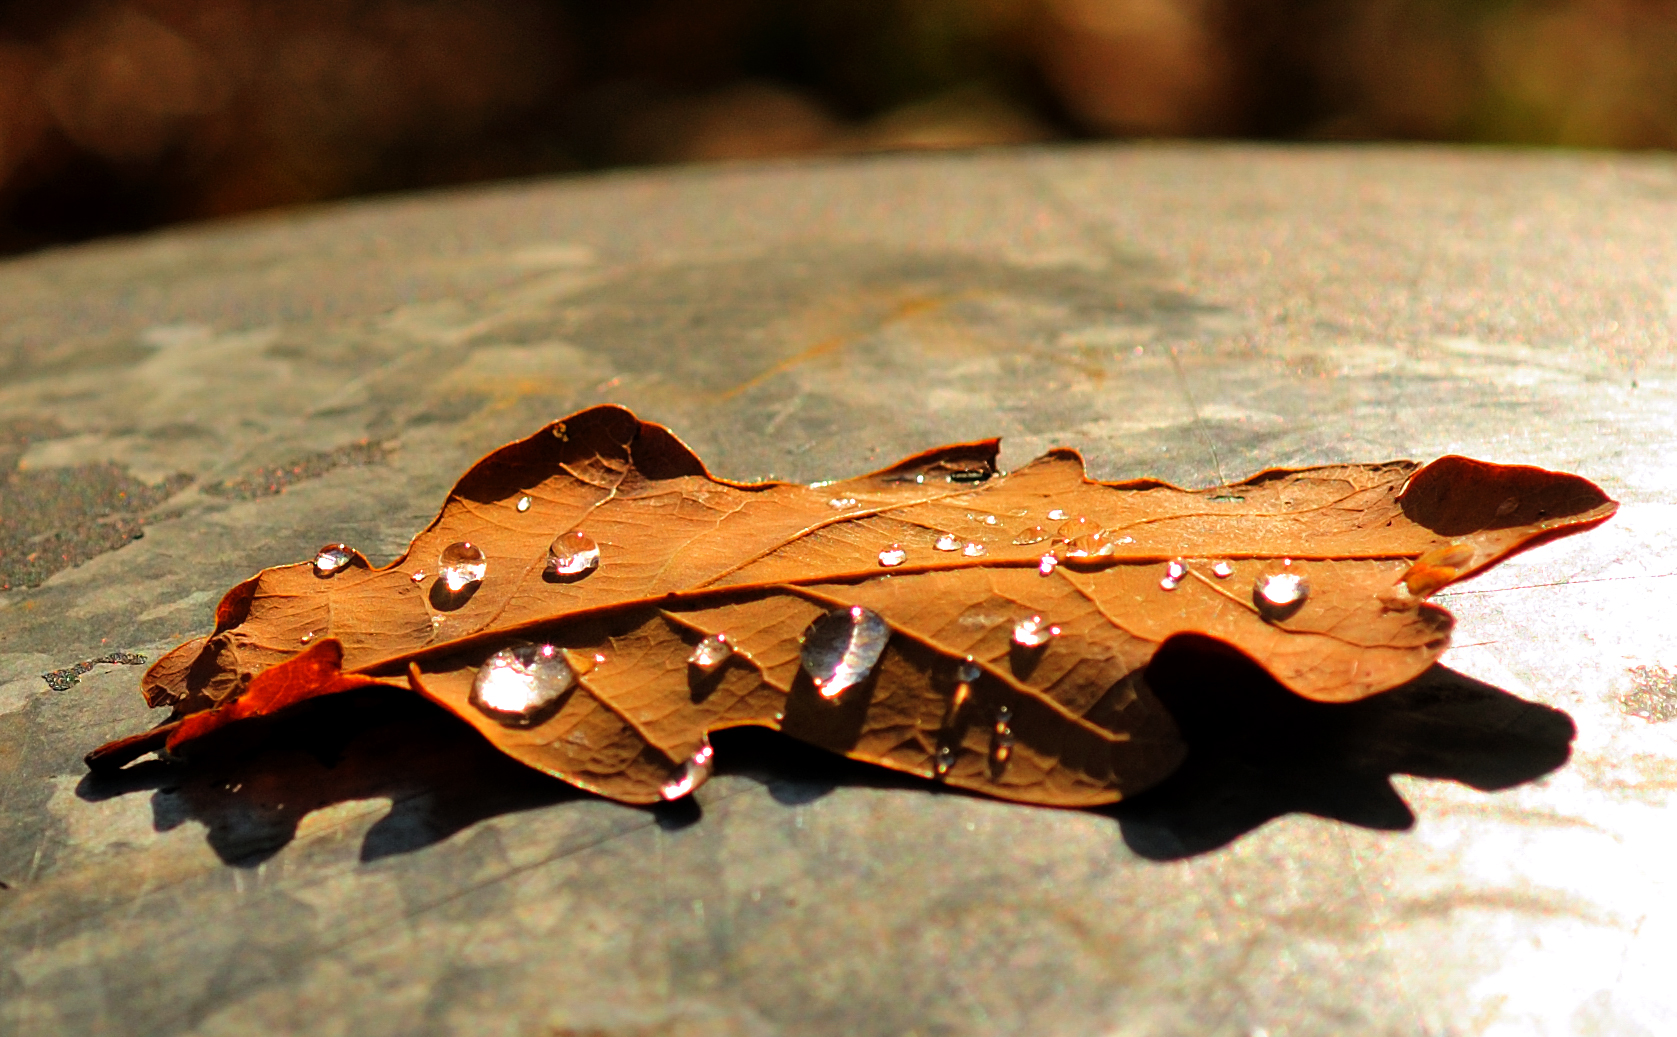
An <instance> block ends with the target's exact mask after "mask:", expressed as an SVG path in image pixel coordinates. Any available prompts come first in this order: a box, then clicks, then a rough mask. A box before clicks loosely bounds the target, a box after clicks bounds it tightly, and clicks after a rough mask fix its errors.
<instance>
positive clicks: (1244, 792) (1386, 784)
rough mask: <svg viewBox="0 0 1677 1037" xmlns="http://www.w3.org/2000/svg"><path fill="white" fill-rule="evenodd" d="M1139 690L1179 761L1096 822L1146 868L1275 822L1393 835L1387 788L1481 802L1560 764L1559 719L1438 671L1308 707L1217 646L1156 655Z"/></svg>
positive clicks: (1194, 643) (1567, 738) (1395, 798)
mask: <svg viewBox="0 0 1677 1037" xmlns="http://www.w3.org/2000/svg"><path fill="white" fill-rule="evenodd" d="M1147 681H1148V684H1149V685H1150V686H1151V687H1152V689H1153V692H1154V693H1155V694H1156V695H1157V696H1158V697H1159V699H1160V701H1161V702H1162V703H1163V704H1164V705H1165V707H1166V708H1167V709H1169V710H1170V712H1171V713H1172V715H1173V716H1175V718H1176V721H1177V724H1178V725H1179V727H1180V728H1181V731H1182V734H1183V737H1184V739H1185V740H1186V742H1187V744H1188V756H1187V759H1186V760H1185V761H1184V762H1183V764H1182V766H1181V768H1179V769H1178V770H1177V771H1176V772H1175V773H1174V774H1172V775H1171V776H1170V777H1169V778H1167V779H1166V780H1165V781H1164V782H1163V783H1161V784H1159V785H1157V786H1155V787H1154V788H1152V789H1149V790H1147V791H1145V792H1143V793H1141V794H1140V795H1138V796H1136V797H1134V798H1133V799H1129V800H1126V801H1124V802H1121V803H1118V804H1116V805H1114V806H1112V807H1110V808H1107V809H1106V811H1105V812H1107V813H1109V814H1111V815H1112V816H1113V817H1114V818H1116V819H1117V821H1118V824H1119V828H1120V829H1121V831H1122V833H1123V838H1124V842H1125V843H1126V844H1127V845H1128V846H1129V848H1130V849H1131V850H1132V851H1134V852H1135V853H1137V854H1139V855H1140V856H1142V857H1146V858H1149V859H1151V860H1159V861H1166V860H1180V859H1183V858H1186V857H1192V856H1196V855H1198V854H1202V853H1207V852H1210V851H1212V850H1215V849H1218V848H1220V847H1222V846H1226V845H1228V844H1229V843H1231V842H1233V841H1234V840H1236V839H1238V838H1240V837H1241V836H1243V835H1245V834H1246V833H1248V832H1250V831H1253V830H1254V829H1256V828H1258V827H1260V826H1262V825H1264V824H1266V823H1268V822H1269V821H1272V820H1274V819H1276V818H1278V817H1282V816H1284V815H1286V814H1293V813H1305V814H1314V815H1316V816H1318V817H1324V818H1328V819H1330V820H1335V821H1341V822H1344V823H1346V824H1353V825H1357V826H1360V827H1363V828H1371V829H1383V830H1388V831H1398V830H1402V829H1406V828H1409V827H1411V826H1412V825H1413V824H1414V823H1415V815H1414V813H1413V812H1412V811H1411V810H1410V808H1409V805H1408V804H1407V803H1405V802H1404V800H1403V797H1402V796H1400V795H1399V794H1398V792H1397V790H1396V789H1395V788H1394V787H1393V786H1392V783H1391V778H1392V775H1394V774H1410V775H1415V776H1417V777H1425V778H1445V779H1449V780H1452V781H1458V782H1461V783H1462V784H1464V785H1467V786H1470V787H1472V788H1475V789H1479V790H1482V791H1495V790H1498V789H1505V788H1510V787H1512V786H1515V785H1520V784H1524V783H1525V782H1529V781H1534V780H1536V779H1537V778H1540V777H1542V776H1543V775H1545V774H1548V773H1550V772H1551V771H1554V770H1556V769H1557V768H1559V767H1560V766H1561V765H1562V764H1564V763H1566V761H1567V759H1568V757H1569V756H1570V755H1571V747H1572V739H1573V736H1574V735H1575V734H1576V732H1577V728H1576V727H1575V725H1574V724H1573V722H1572V718H1571V717H1569V716H1568V715H1567V714H1566V713H1564V712H1562V711H1560V710H1558V709H1552V708H1550V707H1548V706H1544V705H1540V704H1538V703H1535V702H1528V701H1526V700H1524V699H1521V698H1519V697H1517V696H1514V695H1511V694H1509V693H1508V692H1505V691H1502V690H1501V689H1499V688H1495V687H1492V686H1491V685H1489V684H1485V683H1483V682H1481V681H1477V680H1474V679H1473V678H1471V677H1468V676H1465V675H1463V674H1460V673H1457V672H1455V671H1454V670H1451V669H1448V668H1447V667H1444V666H1433V667H1432V668H1431V669H1429V670H1427V671H1426V672H1425V673H1423V674H1421V675H1420V676H1419V677H1417V678H1415V679H1414V680H1412V681H1410V682H1409V683H1407V684H1403V685H1400V686H1399V687H1396V688H1393V689H1392V690H1390V691H1387V692H1383V693H1381V694H1379V695H1374V696H1372V697H1370V698H1367V699H1363V700H1362V701H1360V702H1352V703H1343V704H1330V703H1320V702H1311V701H1308V700H1306V699H1303V698H1300V697H1299V696H1297V695H1294V694H1293V693H1291V692H1289V691H1288V690H1286V689H1285V688H1283V687H1282V686H1281V685H1280V684H1279V683H1277V682H1276V681H1275V679H1274V678H1272V677H1270V676H1269V674H1267V673H1265V672H1264V670H1263V669H1262V668H1261V667H1259V666H1258V665H1257V664H1256V663H1253V662H1252V661H1251V660H1249V659H1247V658H1245V657H1244V656H1241V655H1239V654H1237V653H1233V652H1231V651H1229V650H1228V649H1226V648H1223V647H1222V646H1221V645H1218V644H1216V643H1215V642H1210V641H1208V640H1205V639H1201V638H1190V637H1181V638H1176V639H1173V640H1172V641H1171V642H1169V643H1167V644H1166V645H1165V646H1163V647H1162V648H1161V649H1160V651H1159V652H1158V654H1157V655H1156V656H1155V657H1154V660H1153V662H1152V664H1151V665H1150V666H1149V667H1148V669H1147Z"/></svg>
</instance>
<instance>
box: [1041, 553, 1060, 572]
mask: <svg viewBox="0 0 1677 1037" xmlns="http://www.w3.org/2000/svg"><path fill="white" fill-rule="evenodd" d="M1059 565H1060V560H1059V559H1058V558H1056V557H1054V553H1053V552H1052V551H1050V552H1049V553H1048V554H1045V555H1043V556H1042V557H1041V558H1038V559H1037V560H1036V571H1037V575H1039V576H1052V575H1053V574H1054V570H1055V569H1057V568H1059Z"/></svg>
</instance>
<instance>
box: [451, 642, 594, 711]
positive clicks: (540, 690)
mask: <svg viewBox="0 0 1677 1037" xmlns="http://www.w3.org/2000/svg"><path fill="white" fill-rule="evenodd" d="M575 684H576V673H575V671H573V670H572V669H571V665H570V663H568V662H566V661H565V653H564V652H562V651H560V650H559V649H558V648H556V647H554V646H553V645H530V644H524V645H514V646H512V647H510V648H503V649H501V650H500V651H498V652H496V653H495V654H494V655H491V656H490V657H489V658H487V659H485V660H484V661H483V665H482V666H481V667H479V668H478V671H477V679H476V680H474V681H473V682H472V695H471V703H472V705H474V706H476V707H477V708H478V709H479V710H481V711H482V712H483V713H484V714H486V715H488V716H490V717H493V718H494V719H495V720H498V721H500V722H501V723H502V724H505V725H506V726H508V727H529V726H530V725H532V724H534V723H536V722H538V721H539V720H541V719H543V718H544V717H545V715H546V714H547V713H548V711H549V710H550V709H552V707H553V706H554V705H556V704H557V703H558V702H559V699H560V698H561V697H562V696H563V695H564V694H565V693H566V692H567V691H570V690H571V688H572V686H574V685H575Z"/></svg>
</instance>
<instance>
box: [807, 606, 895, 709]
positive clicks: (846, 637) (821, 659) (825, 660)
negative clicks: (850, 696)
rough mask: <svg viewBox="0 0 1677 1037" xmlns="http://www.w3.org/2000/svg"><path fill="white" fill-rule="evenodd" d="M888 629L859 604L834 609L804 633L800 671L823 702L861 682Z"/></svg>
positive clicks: (876, 657)
mask: <svg viewBox="0 0 1677 1037" xmlns="http://www.w3.org/2000/svg"><path fill="white" fill-rule="evenodd" d="M890 639H891V628H890V626H889V625H887V624H886V622H885V620H883V619H881V618H880V617H879V614H878V613H876V612H873V611H871V610H869V609H865V608H863V607H862V606H860V605H853V606H851V607H850V608H847V609H835V610H834V611H832V612H829V613H827V614H826V615H825V616H822V617H821V618H820V619H817V620H816V621H815V622H813V623H811V624H810V625H809V628H808V629H807V630H805V631H804V637H803V642H804V647H803V652H802V654H801V661H802V663H803V667H804V672H805V673H807V674H809V677H810V680H812V681H814V682H815V690H817V691H819V692H820V693H821V697H822V698H824V699H836V698H838V697H839V696H840V695H842V694H844V693H845V692H846V691H847V690H849V689H850V688H853V687H855V686H856V685H858V684H860V683H862V681H864V680H866V679H867V676H868V674H869V673H871V672H873V668H874V665H875V664H876V663H878V662H879V657H880V656H881V655H883V654H884V652H885V644H886V642H887V641H889V640H890Z"/></svg>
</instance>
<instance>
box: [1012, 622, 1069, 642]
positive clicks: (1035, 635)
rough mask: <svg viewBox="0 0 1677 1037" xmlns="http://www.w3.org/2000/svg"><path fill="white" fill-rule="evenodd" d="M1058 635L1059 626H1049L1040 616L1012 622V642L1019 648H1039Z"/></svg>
mask: <svg viewBox="0 0 1677 1037" xmlns="http://www.w3.org/2000/svg"><path fill="white" fill-rule="evenodd" d="M1059 636H1060V628H1059V627H1057V626H1051V625H1049V624H1048V623H1047V622H1045V621H1044V620H1043V618H1042V617H1041V616H1032V617H1030V618H1029V619H1021V620H1020V621H1019V622H1017V623H1015V624H1013V643H1014V644H1016V645H1018V646H1019V647H1020V648H1041V647H1042V646H1043V645H1045V644H1047V643H1048V642H1049V641H1052V640H1053V639H1054V638H1056V637H1059Z"/></svg>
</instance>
